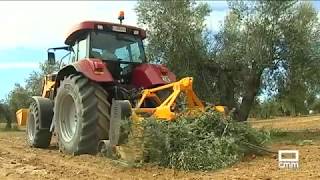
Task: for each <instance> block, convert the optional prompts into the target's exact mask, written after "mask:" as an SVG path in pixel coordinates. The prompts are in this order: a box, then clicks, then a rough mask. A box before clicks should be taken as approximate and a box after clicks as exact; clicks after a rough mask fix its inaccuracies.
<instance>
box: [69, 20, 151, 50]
mask: <svg viewBox="0 0 320 180" xmlns="http://www.w3.org/2000/svg"><path fill="white" fill-rule="evenodd" d="M113 26H117V27H125V28H126V33H127V34H134V31H139V34H138V36H140V37H141V38H142V39H144V38H146V31H145V30H143V29H141V28H138V27H134V26H128V25H123V24H116V23H110V22H101V21H83V22H81V23H79V24H77V25H75V26H74V27H73V28H72V29H71V31H70V32H69V33H68V35H67V38H66V40H65V42H64V43H65V44H66V45H72V44H73V43H74V42H75V41H76V40H77V39H78V38H79V36H81V35H82V33H83V32H86V31H87V30H94V29H97V30H101V27H103V30H106V31H112V29H113ZM115 31H116V30H115Z"/></svg>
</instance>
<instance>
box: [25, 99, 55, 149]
mask: <svg viewBox="0 0 320 180" xmlns="http://www.w3.org/2000/svg"><path fill="white" fill-rule="evenodd" d="M41 99H42V101H40V102H39V101H38V102H36V101H33V102H32V103H31V104H30V108H29V110H30V111H29V115H28V120H27V129H26V133H27V136H26V137H27V144H28V145H29V146H31V147H36V148H47V147H49V145H50V141H51V137H52V133H51V132H50V129H49V126H48V125H47V124H50V123H51V121H50V120H51V119H52V116H53V111H52V107H53V106H52V102H51V101H50V100H49V99H45V98H41ZM43 115H45V116H43ZM46 121H48V122H49V121H50V122H49V123H47V122H46Z"/></svg>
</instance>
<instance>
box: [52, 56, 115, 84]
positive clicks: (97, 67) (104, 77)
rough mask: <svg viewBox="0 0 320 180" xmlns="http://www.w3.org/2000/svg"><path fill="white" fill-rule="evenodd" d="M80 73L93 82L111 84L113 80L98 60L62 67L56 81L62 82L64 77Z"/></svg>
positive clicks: (105, 67)
mask: <svg viewBox="0 0 320 180" xmlns="http://www.w3.org/2000/svg"><path fill="white" fill-rule="evenodd" d="M77 72H78V73H81V74H83V75H84V76H85V77H87V78H88V79H90V80H92V81H95V82H113V81H114V79H113V77H112V75H111V73H110V71H109V70H108V68H107V66H106V64H105V63H103V61H102V60H100V59H93V58H90V59H83V60H80V61H77V62H74V63H72V64H70V65H67V66H65V67H63V68H62V69H61V70H60V71H59V72H58V75H57V79H56V82H57V81H60V80H63V79H64V77H65V76H68V75H70V74H74V73H77Z"/></svg>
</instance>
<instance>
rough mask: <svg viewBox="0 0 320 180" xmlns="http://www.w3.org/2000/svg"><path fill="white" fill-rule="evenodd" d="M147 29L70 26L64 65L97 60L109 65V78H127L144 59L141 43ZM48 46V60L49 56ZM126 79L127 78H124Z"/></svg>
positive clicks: (111, 25)
mask: <svg viewBox="0 0 320 180" xmlns="http://www.w3.org/2000/svg"><path fill="white" fill-rule="evenodd" d="M145 37H146V32H145V31H144V30H143V29H140V28H137V27H133V26H127V25H122V24H115V23H108V22H99V21H84V22H81V23H79V24H77V25H76V26H74V27H73V28H72V30H71V31H70V33H69V34H68V36H67V38H66V40H65V44H66V45H67V46H66V47H61V48H60V49H64V50H68V51H69V54H68V55H69V58H65V60H66V61H67V62H64V65H67V64H71V63H75V62H77V61H81V60H84V59H100V60H102V61H103V63H104V64H106V66H107V67H108V70H109V71H110V73H111V75H112V77H113V78H114V79H118V80H120V79H121V78H123V77H125V76H127V77H128V78H129V77H130V73H131V72H132V69H133V68H134V67H135V66H137V65H139V64H141V63H145V62H146V56H145V52H144V47H143V42H142V40H143V39H145ZM57 49H59V48H51V49H49V51H50V52H49V51H48V52H49V53H48V55H49V54H51V55H49V56H48V59H52V58H50V56H54V55H52V53H53V52H52V51H51V50H57ZM126 79H127V78H126Z"/></svg>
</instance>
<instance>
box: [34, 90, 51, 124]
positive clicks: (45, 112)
mask: <svg viewBox="0 0 320 180" xmlns="http://www.w3.org/2000/svg"><path fill="white" fill-rule="evenodd" d="M32 99H33V100H34V101H35V102H36V104H37V106H38V109H39V112H38V113H39V119H40V129H49V128H50V126H51V123H52V117H53V101H52V100H50V99H48V98H44V97H40V96H33V97H32Z"/></svg>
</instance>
